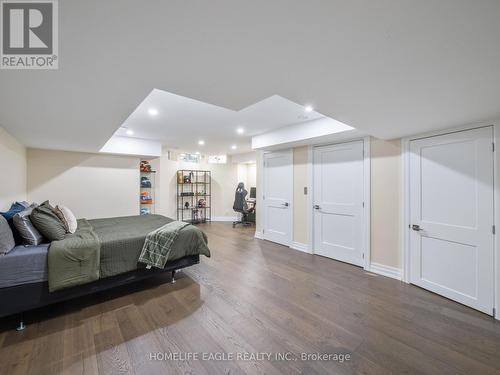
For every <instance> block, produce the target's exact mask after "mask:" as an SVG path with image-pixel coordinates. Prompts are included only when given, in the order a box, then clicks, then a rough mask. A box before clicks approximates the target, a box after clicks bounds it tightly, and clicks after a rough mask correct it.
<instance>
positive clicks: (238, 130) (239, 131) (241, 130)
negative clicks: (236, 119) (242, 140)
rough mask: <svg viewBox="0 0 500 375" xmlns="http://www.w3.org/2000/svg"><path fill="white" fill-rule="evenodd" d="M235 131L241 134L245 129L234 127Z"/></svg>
mask: <svg viewBox="0 0 500 375" xmlns="http://www.w3.org/2000/svg"><path fill="white" fill-rule="evenodd" d="M236 132H237V133H238V134H243V133H244V132H245V129H243V128H238V129H236Z"/></svg>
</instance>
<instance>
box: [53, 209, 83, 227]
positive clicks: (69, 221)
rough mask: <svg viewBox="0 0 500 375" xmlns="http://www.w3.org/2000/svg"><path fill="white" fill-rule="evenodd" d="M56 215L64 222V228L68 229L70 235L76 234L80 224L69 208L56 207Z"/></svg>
mask: <svg viewBox="0 0 500 375" xmlns="http://www.w3.org/2000/svg"><path fill="white" fill-rule="evenodd" d="M54 212H55V214H56V215H57V217H58V218H59V219H60V220H61V221H62V223H63V224H64V227H65V228H66V232H68V233H75V232H76V228H77V227H78V223H77V221H76V217H75V215H74V214H73V212H71V210H70V209H69V208H68V207H64V206H56V208H55V209H54Z"/></svg>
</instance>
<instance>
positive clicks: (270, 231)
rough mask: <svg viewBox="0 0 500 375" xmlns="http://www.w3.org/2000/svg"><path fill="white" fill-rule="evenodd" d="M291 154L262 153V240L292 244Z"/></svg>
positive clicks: (287, 152)
mask: <svg viewBox="0 0 500 375" xmlns="http://www.w3.org/2000/svg"><path fill="white" fill-rule="evenodd" d="M292 197H293V154H292V150H285V151H276V152H269V153H265V154H264V199H263V201H262V203H263V204H264V233H263V237H264V239H265V240H269V241H273V242H277V243H280V244H283V245H287V246H290V245H291V243H292V212H293V211H292Z"/></svg>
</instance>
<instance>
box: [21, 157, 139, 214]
mask: <svg viewBox="0 0 500 375" xmlns="http://www.w3.org/2000/svg"><path fill="white" fill-rule="evenodd" d="M27 156H28V158H27V160H28V184H27V186H28V200H29V201H33V202H37V203H41V202H43V201H44V200H47V199H48V200H50V202H51V203H52V204H60V205H63V206H67V207H69V208H70V209H71V210H72V211H73V212H74V213H75V215H76V216H77V217H78V218H87V219H94V218H103V217H113V216H128V215H137V214H138V213H139V162H140V160H139V158H137V157H127V156H113V155H102V154H87V153H80V152H66V151H50V150H39V149H28V152H27Z"/></svg>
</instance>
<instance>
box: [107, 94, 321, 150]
mask: <svg viewBox="0 0 500 375" xmlns="http://www.w3.org/2000/svg"><path fill="white" fill-rule="evenodd" d="M149 110H155V111H157V113H156V112H155V114H154V115H151V114H149ZM323 117H324V116H323V115H321V114H319V113H318V112H315V111H312V112H305V110H304V106H302V105H298V104H296V103H294V102H292V101H290V100H288V99H285V98H282V97H280V96H278V95H274V96H271V97H269V98H266V99H264V100H262V101H260V102H258V103H255V104H252V105H250V106H248V107H246V108H243V109H241V110H240V111H233V110H230V109H227V108H222V107H218V106H216V105H213V104H208V103H204V102H200V101H198V100H194V99H190V98H187V97H185V96H180V95H175V94H172V93H169V92H166V91H162V90H157V89H155V90H153V91H152V92H151V93H150V94H149V95H148V96H147V97H146V99H144V101H143V102H142V103H141V104H140V105H139V106H138V107H137V108H136V109H135V111H134V112H133V113H132V114H131V115H130V116H129V117H128V118H127V120H126V121H125V122H124V123H123V125H122V127H121V128H120V129H118V131H117V132H116V135H120V136H130V135H127V131H133V132H134V134H133V135H131V136H130V137H136V138H142V139H151V140H156V141H160V142H161V143H162V144H163V145H165V146H168V147H169V148H170V149H173V150H180V151H186V152H192V153H194V152H200V153H209V154H236V153H242V152H248V151H251V149H252V147H251V137H252V136H254V135H258V134H262V133H264V132H267V131H270V130H274V129H278V128H281V127H284V126H286V125H291V124H297V123H300V122H304V121H312V120H316V119H320V118H323ZM237 129H242V130H243V131H244V132H243V133H242V134H239V133H238V132H237ZM200 140H203V141H204V145H199V144H198V142H199V141H200ZM232 146H236V149H232Z"/></svg>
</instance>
